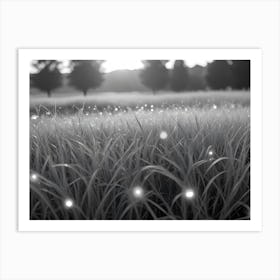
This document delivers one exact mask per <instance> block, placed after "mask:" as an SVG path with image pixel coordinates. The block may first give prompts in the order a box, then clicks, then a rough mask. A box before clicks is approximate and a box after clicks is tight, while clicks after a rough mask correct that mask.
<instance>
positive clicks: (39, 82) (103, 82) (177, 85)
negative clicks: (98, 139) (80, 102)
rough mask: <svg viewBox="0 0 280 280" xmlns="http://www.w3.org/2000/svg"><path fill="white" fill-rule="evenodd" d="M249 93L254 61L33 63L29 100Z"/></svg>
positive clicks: (79, 61)
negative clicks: (99, 95) (134, 94)
mask: <svg viewBox="0 0 280 280" xmlns="http://www.w3.org/2000/svg"><path fill="white" fill-rule="evenodd" d="M248 89H250V60H213V61H207V60H199V61H198V60H196V61H192V60H144V61H141V60H107V61H105V60H34V61H32V62H31V67H30V94H31V97H36V96H48V97H52V96H56V97H64V96H68V95H84V96H87V95H90V94H96V93H102V92H116V93H128V92H138V93H146V94H147V93H148V94H158V93H166V92H168V93H170V92H177V93H180V92H181V93H183V92H195V91H209V90H227V91H230V90H248Z"/></svg>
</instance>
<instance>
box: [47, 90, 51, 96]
mask: <svg viewBox="0 0 280 280" xmlns="http://www.w3.org/2000/svg"><path fill="white" fill-rule="evenodd" d="M47 94H48V98H50V97H51V91H50V90H48V91H47Z"/></svg>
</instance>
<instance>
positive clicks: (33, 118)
mask: <svg viewBox="0 0 280 280" xmlns="http://www.w3.org/2000/svg"><path fill="white" fill-rule="evenodd" d="M38 118H39V116H37V115H32V116H31V120H37V119H38Z"/></svg>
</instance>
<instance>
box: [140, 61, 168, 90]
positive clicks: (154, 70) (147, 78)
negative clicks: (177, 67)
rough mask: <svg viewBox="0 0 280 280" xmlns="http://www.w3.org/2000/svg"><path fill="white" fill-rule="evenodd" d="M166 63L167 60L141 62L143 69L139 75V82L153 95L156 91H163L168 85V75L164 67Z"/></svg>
mask: <svg viewBox="0 0 280 280" xmlns="http://www.w3.org/2000/svg"><path fill="white" fill-rule="evenodd" d="M167 62H168V61H167V60H145V61H143V63H144V69H143V70H142V71H141V73H140V78H141V82H142V83H143V84H144V85H145V86H146V87H148V88H150V89H151V90H152V91H153V93H154V94H155V93H156V91H158V90H160V89H164V88H165V87H166V85H167V83H168V79H169V75H168V70H167V68H166V66H165V64H166V63H167Z"/></svg>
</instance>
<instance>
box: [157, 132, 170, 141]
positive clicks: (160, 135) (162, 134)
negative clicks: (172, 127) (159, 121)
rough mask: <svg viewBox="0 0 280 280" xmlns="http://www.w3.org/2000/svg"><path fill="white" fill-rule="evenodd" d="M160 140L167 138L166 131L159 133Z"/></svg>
mask: <svg viewBox="0 0 280 280" xmlns="http://www.w3.org/2000/svg"><path fill="white" fill-rule="evenodd" d="M159 137H160V139H162V140H165V139H167V137H168V134H167V132H166V131H161V132H160V134H159Z"/></svg>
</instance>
